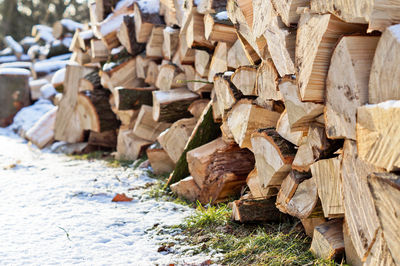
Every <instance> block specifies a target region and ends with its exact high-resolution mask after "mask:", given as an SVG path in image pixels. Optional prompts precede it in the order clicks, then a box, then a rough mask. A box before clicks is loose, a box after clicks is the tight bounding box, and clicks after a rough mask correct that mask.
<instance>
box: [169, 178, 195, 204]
mask: <svg viewBox="0 0 400 266" xmlns="http://www.w3.org/2000/svg"><path fill="white" fill-rule="evenodd" d="M171 190H172V192H174V193H175V194H176V195H178V196H179V197H181V198H185V199H187V200H189V201H191V202H195V201H196V200H197V199H198V198H199V195H200V188H199V187H198V186H197V184H196V182H194V179H193V177H191V176H188V177H187V178H184V179H182V180H181V181H179V182H177V183H175V184H172V185H171Z"/></svg>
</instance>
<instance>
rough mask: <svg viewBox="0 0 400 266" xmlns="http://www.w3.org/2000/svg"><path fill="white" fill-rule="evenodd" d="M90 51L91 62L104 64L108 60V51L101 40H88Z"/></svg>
mask: <svg viewBox="0 0 400 266" xmlns="http://www.w3.org/2000/svg"><path fill="white" fill-rule="evenodd" d="M90 51H91V53H92V61H94V62H105V61H107V59H108V55H109V51H108V49H107V47H106V46H105V45H104V43H103V42H102V41H101V40H96V39H91V40H90Z"/></svg>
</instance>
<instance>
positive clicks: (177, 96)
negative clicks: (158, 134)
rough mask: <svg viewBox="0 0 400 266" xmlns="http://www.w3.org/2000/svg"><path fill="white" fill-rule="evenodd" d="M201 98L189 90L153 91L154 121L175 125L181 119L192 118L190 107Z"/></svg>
mask: <svg viewBox="0 0 400 266" xmlns="http://www.w3.org/2000/svg"><path fill="white" fill-rule="evenodd" d="M197 98H199V96H198V95H197V94H195V93H193V92H191V91H189V90H187V89H184V88H181V89H175V90H170V91H153V119H154V121H159V122H167V123H173V122H175V121H177V120H179V119H181V118H188V117H190V116H191V114H190V112H189V111H188V110H187V108H188V107H189V105H190V104H191V103H192V102H193V101H194V100H196V99H197Z"/></svg>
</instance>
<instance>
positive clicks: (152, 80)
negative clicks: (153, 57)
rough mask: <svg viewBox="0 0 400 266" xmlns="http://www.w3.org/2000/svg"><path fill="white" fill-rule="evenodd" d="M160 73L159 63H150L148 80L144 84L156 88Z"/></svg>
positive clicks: (147, 72) (147, 74) (147, 73)
mask: <svg viewBox="0 0 400 266" xmlns="http://www.w3.org/2000/svg"><path fill="white" fill-rule="evenodd" d="M158 71H159V69H158V65H157V63H156V62H154V61H149V62H148V65H147V71H146V79H145V80H144V82H146V83H147V84H149V85H153V86H154V85H155V84H156V81H157V76H158Z"/></svg>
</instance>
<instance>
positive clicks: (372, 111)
mask: <svg viewBox="0 0 400 266" xmlns="http://www.w3.org/2000/svg"><path fill="white" fill-rule="evenodd" d="M399 118H400V101H387V102H383V103H380V104H374V105H367V106H361V107H358V109H357V148H358V155H359V156H360V158H361V159H363V160H365V161H367V162H369V163H370V164H373V165H375V166H378V167H381V168H385V169H386V170H387V171H393V170H398V169H399V167H400V157H399V149H398V147H399V145H400V136H399V134H398V132H399V130H400V126H399V125H398V123H393V121H397V119H399Z"/></svg>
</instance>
